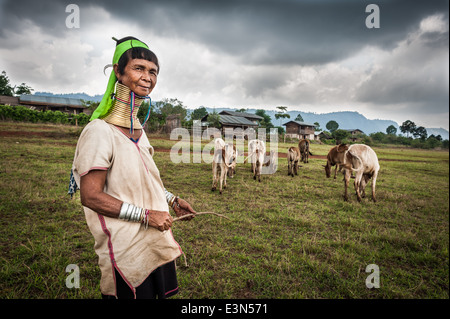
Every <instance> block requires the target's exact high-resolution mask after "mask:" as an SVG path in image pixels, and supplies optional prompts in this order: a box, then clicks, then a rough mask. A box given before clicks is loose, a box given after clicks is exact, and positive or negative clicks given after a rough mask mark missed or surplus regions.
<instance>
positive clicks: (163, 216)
mask: <svg viewBox="0 0 450 319" xmlns="http://www.w3.org/2000/svg"><path fill="white" fill-rule="evenodd" d="M147 219H148V225H149V226H150V227H153V228H156V229H158V230H159V231H165V230H168V229H169V228H170V227H172V222H173V218H172V216H170V214H169V212H164V211H160V210H149V211H148V216H147Z"/></svg>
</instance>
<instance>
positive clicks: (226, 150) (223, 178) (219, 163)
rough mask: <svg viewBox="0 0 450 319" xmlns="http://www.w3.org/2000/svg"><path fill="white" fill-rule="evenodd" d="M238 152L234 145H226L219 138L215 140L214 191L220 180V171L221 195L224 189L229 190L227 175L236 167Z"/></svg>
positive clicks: (213, 163)
mask: <svg viewBox="0 0 450 319" xmlns="http://www.w3.org/2000/svg"><path fill="white" fill-rule="evenodd" d="M235 154H236V152H235V151H234V149H233V145H230V144H226V143H225V142H224V140H223V139H221V138H217V139H215V140H214V157H213V162H212V171H213V184H212V189H211V190H213V191H215V190H216V187H217V180H218V178H219V177H218V174H217V173H218V170H219V169H220V181H219V193H220V194H222V185H223V188H227V175H228V170H229V169H234V167H235V166H236V156H235ZM233 163H234V164H233Z"/></svg>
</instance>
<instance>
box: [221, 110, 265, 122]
mask: <svg viewBox="0 0 450 319" xmlns="http://www.w3.org/2000/svg"><path fill="white" fill-rule="evenodd" d="M224 113H226V114H224ZM219 114H220V115H222V114H224V115H227V114H228V115H231V116H239V117H247V118H252V119H256V120H262V119H263V118H262V117H261V116H259V115H256V114H253V113H245V112H234V111H222V112H220V113H219Z"/></svg>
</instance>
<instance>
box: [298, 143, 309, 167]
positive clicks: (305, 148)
mask: <svg viewBox="0 0 450 319" xmlns="http://www.w3.org/2000/svg"><path fill="white" fill-rule="evenodd" d="M310 144H311V142H310V141H309V140H307V139H303V140H300V141H299V142H298V149H299V150H300V155H301V157H302V159H301V161H302V162H303V163H308V162H309V155H310V154H311V152H310V150H309V145H310Z"/></svg>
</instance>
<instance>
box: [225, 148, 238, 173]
mask: <svg viewBox="0 0 450 319" xmlns="http://www.w3.org/2000/svg"><path fill="white" fill-rule="evenodd" d="M237 157H238V152H237V150H236V145H233V161H232V162H231V165H230V167H229V168H228V171H227V175H228V177H230V178H233V177H234V175H236V160H237Z"/></svg>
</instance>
